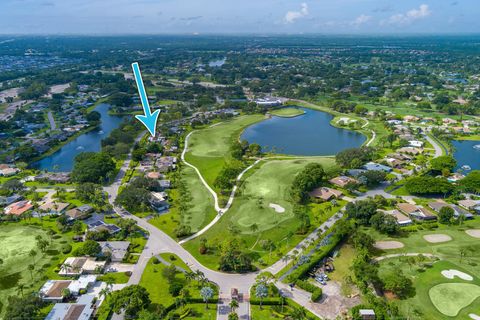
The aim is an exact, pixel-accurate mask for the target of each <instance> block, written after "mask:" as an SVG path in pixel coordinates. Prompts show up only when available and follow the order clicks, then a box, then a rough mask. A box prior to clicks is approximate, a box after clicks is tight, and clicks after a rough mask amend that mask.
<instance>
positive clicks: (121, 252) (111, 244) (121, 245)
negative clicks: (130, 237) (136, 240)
mask: <svg viewBox="0 0 480 320" xmlns="http://www.w3.org/2000/svg"><path fill="white" fill-rule="evenodd" d="M98 243H99V244H100V246H101V247H102V254H103V255H104V256H109V257H110V261H112V262H121V261H123V259H124V258H125V255H126V254H127V252H128V247H129V246H130V242H129V241H99V242H98Z"/></svg>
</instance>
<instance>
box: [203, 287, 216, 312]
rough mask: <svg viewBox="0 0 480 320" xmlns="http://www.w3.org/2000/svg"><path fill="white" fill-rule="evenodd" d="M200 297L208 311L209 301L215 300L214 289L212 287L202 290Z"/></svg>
mask: <svg viewBox="0 0 480 320" xmlns="http://www.w3.org/2000/svg"><path fill="white" fill-rule="evenodd" d="M200 295H201V296H202V299H203V301H204V302H205V309H208V300H209V299H211V298H213V289H212V288H210V287H203V288H202V289H200Z"/></svg>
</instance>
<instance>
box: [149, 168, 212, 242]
mask: <svg viewBox="0 0 480 320" xmlns="http://www.w3.org/2000/svg"><path fill="white" fill-rule="evenodd" d="M181 170H182V171H181V179H183V181H184V182H185V185H186V186H187V189H188V191H189V193H190V196H191V201H190V204H191V205H190V206H189V209H188V215H185V217H181V216H180V214H179V212H178V208H177V207H176V206H175V205H174V201H170V204H171V205H172V206H171V207H170V211H169V212H168V213H166V214H162V215H160V216H158V217H155V218H153V219H151V220H150V221H149V222H150V223H151V224H153V225H154V226H156V227H157V228H159V229H161V230H163V231H165V232H166V233H167V234H169V235H170V236H171V237H175V232H174V230H175V228H177V227H178V225H179V224H180V220H181V219H184V221H183V223H184V224H185V225H188V226H190V228H191V230H192V232H197V231H198V230H200V229H202V228H203V227H204V226H205V225H207V224H208V223H209V222H210V221H212V219H213V218H214V217H215V215H216V214H217V213H216V212H215V208H214V207H213V197H212V195H211V194H210V192H208V190H207V189H206V188H205V187H204V186H203V184H202V183H201V181H200V178H199V177H198V175H197V173H196V172H195V170H193V169H192V168H190V167H188V166H183V167H182V169H181ZM169 196H170V199H171V200H173V199H175V197H178V193H177V192H176V190H172V191H171V192H170V194H169Z"/></svg>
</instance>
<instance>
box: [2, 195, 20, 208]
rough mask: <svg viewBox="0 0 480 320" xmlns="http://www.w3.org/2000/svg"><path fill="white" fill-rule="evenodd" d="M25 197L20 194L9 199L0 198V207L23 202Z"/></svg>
mask: <svg viewBox="0 0 480 320" xmlns="http://www.w3.org/2000/svg"><path fill="white" fill-rule="evenodd" d="M22 199H23V197H22V196H21V195H19V194H13V195H11V196H9V197H4V196H0V206H8V205H10V204H12V203H14V202H17V201H20V200H22Z"/></svg>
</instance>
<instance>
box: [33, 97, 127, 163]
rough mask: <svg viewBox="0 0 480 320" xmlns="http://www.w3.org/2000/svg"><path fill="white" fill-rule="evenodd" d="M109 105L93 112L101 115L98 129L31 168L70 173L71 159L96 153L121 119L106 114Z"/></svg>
mask: <svg viewBox="0 0 480 320" xmlns="http://www.w3.org/2000/svg"><path fill="white" fill-rule="evenodd" d="M109 108H110V105H108V104H99V105H98V106H97V107H96V108H95V111H98V112H99V113H100V115H101V124H100V126H99V127H98V128H96V129H94V130H92V131H89V132H87V133H84V134H82V135H80V136H78V137H77V138H75V139H74V140H72V141H70V142H68V143H67V144H65V145H64V146H63V147H62V148H61V149H60V150H58V151H57V152H55V153H53V154H51V155H49V156H47V157H45V158H42V159H41V160H39V161H37V162H35V163H34V164H33V165H32V167H34V168H36V169H40V170H48V171H61V172H63V171H71V170H72V168H73V159H74V158H75V157H76V156H77V155H78V154H79V153H81V152H89V151H93V152H97V151H100V149H101V140H102V139H104V138H106V137H107V136H108V135H109V134H110V132H112V130H113V129H116V128H118V127H119V126H120V123H122V121H123V117H120V116H112V115H109V114H108V109H109Z"/></svg>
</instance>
